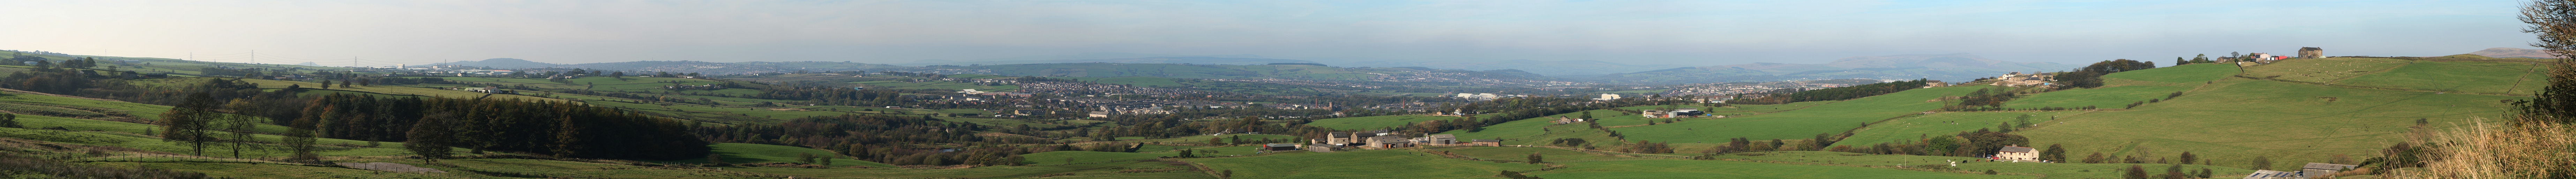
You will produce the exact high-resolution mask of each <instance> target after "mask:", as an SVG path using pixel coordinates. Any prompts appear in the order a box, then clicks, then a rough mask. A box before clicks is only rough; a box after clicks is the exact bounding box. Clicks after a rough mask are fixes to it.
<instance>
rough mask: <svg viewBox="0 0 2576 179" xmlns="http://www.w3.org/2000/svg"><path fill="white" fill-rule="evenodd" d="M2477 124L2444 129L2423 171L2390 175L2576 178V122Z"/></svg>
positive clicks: (2398, 176)
mask: <svg viewBox="0 0 2576 179" xmlns="http://www.w3.org/2000/svg"><path fill="white" fill-rule="evenodd" d="M2473 125H2474V126H2470V127H2466V128H2460V129H2458V130H2454V131H2449V132H2447V133H2442V134H2441V135H2440V136H2438V139H2437V140H2436V141H2437V142H2441V143H2445V144H2447V145H2446V147H2445V149H2448V150H2441V151H2437V152H2435V153H2433V154H2431V155H2437V156H2436V157H2434V158H2440V159H2441V160H2436V161H2431V162H2427V163H2426V165H2425V166H2424V170H2411V171H2410V170H2399V171H2391V172H2392V173H2390V174H2389V175H2387V176H2389V177H2390V178H2576V126H2571V125H2568V124H2556V123H2517V124H2514V125H2511V126H2488V125H2487V124H2485V123H2476V124H2473Z"/></svg>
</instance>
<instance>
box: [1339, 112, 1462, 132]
mask: <svg viewBox="0 0 2576 179" xmlns="http://www.w3.org/2000/svg"><path fill="white" fill-rule="evenodd" d="M1459 118H1463V117H1456V116H1431V115H1395V116H1369V117H1345V118H1332V119H1321V120H1315V122H1311V123H1306V125H1313V126H1315V127H1324V128H1333V129H1341V130H1369V129H1378V128H1388V127H1401V126H1404V125H1408V124H1413V123H1416V122H1422V121H1432V120H1450V119H1459Z"/></svg>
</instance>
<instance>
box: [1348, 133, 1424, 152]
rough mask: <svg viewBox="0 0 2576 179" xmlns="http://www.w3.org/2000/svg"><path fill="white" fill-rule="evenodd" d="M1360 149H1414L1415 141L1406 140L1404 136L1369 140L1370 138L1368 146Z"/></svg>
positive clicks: (1378, 137) (1380, 137)
mask: <svg viewBox="0 0 2576 179" xmlns="http://www.w3.org/2000/svg"><path fill="white" fill-rule="evenodd" d="M1360 147H1366V148H1375V149H1392V148H1405V147H1413V140H1406V139H1405V138H1404V137H1403V136H1393V135H1382V136H1377V137H1369V138H1368V140H1367V145H1364V146H1360Z"/></svg>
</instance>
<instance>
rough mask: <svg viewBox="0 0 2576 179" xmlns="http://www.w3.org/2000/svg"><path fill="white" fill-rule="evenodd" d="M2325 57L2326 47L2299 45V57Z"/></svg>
mask: <svg viewBox="0 0 2576 179" xmlns="http://www.w3.org/2000/svg"><path fill="white" fill-rule="evenodd" d="M2325 57H2326V49H2325V48H2316V47H2299V58H2307V59H2314V58H2325Z"/></svg>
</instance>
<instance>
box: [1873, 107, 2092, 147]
mask: <svg viewBox="0 0 2576 179" xmlns="http://www.w3.org/2000/svg"><path fill="white" fill-rule="evenodd" d="M2085 112H2087V111H2051V112H1942V113H1933V114H1928V115H1917V116H1907V117H1903V118H1897V119H1896V120H1888V121H1887V122H1880V123H1876V124H1870V126H1869V127H1867V128H1861V129H1860V130H1855V131H1853V132H1852V136H1851V137H1846V138H1843V139H1842V142H1837V143H1834V145H1837V146H1866V145H1871V144H1878V143H1885V142H1890V141H1900V140H1902V141H1914V140H1918V139H1921V138H1922V137H1923V136H1940V135H1955V134H1958V133H1959V132H1963V131H1975V130H1977V129H1994V128H1995V127H1996V125H1998V124H2006V123H2013V122H2017V121H2024V119H2023V118H2025V117H2024V115H2028V117H2027V118H2028V119H2027V121H2029V122H2032V123H2039V124H2043V125H2047V124H2055V123H2050V120H2049V119H2051V118H2056V117H2060V116H2072V115H2076V114H2083V113H2085ZM2022 127H2029V126H2022ZM1915 143H1920V142H1915Z"/></svg>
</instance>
